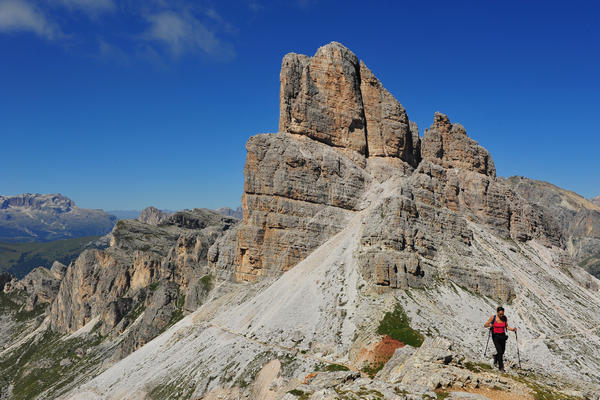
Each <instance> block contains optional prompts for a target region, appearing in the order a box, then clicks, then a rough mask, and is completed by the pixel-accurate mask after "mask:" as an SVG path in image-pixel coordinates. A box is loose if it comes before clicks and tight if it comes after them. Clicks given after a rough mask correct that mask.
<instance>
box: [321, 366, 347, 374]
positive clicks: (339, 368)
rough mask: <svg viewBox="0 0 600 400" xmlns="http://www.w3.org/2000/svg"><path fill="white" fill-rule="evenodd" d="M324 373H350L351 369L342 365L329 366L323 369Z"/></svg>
mask: <svg viewBox="0 0 600 400" xmlns="http://www.w3.org/2000/svg"><path fill="white" fill-rule="evenodd" d="M323 371H327V372H335V371H350V368H348V367H346V366H345V365H340V364H327V365H326V366H325V367H324V368H323Z"/></svg>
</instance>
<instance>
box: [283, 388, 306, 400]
mask: <svg viewBox="0 0 600 400" xmlns="http://www.w3.org/2000/svg"><path fill="white" fill-rule="evenodd" d="M288 393H289V394H293V395H294V396H296V397H298V400H307V399H308V398H309V397H310V393H304V392H303V391H302V390H298V389H292V390H290V391H288Z"/></svg>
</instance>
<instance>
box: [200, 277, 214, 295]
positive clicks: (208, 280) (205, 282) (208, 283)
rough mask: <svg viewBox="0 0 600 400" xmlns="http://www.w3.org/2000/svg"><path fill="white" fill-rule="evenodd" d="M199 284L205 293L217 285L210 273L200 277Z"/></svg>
mask: <svg viewBox="0 0 600 400" xmlns="http://www.w3.org/2000/svg"><path fill="white" fill-rule="evenodd" d="M198 284H199V285H200V287H201V288H202V291H203V292H204V293H208V292H210V291H211V290H212V289H213V287H214V286H215V283H214V278H213V276H212V275H210V274H208V275H204V276H203V277H202V278H200V279H198Z"/></svg>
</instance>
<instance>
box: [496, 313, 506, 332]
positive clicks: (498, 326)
mask: <svg viewBox="0 0 600 400" xmlns="http://www.w3.org/2000/svg"><path fill="white" fill-rule="evenodd" d="M493 327H494V331H493V332H494V333H504V329H506V322H504V321H502V320H500V318H498V317H496V321H494V325H493Z"/></svg>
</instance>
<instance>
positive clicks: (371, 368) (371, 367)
mask: <svg viewBox="0 0 600 400" xmlns="http://www.w3.org/2000/svg"><path fill="white" fill-rule="evenodd" d="M384 365H385V363H383V362H378V363H376V364H367V365H365V366H364V367H362V368H361V369H360V370H361V371H362V372H364V373H365V374H367V375H369V376H370V377H371V378H373V377H374V376H375V375H377V373H378V372H379V371H381V369H382V368H383V366H384Z"/></svg>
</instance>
